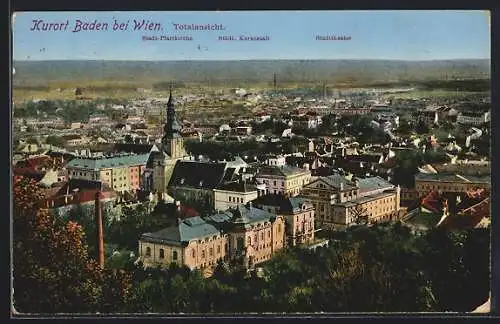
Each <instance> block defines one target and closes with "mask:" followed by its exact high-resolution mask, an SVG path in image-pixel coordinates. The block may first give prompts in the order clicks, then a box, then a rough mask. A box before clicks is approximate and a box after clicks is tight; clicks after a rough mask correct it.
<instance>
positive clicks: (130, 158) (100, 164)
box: [67, 153, 149, 170]
mask: <svg viewBox="0 0 500 324" xmlns="http://www.w3.org/2000/svg"><path fill="white" fill-rule="evenodd" d="M148 158H149V153H147V154H130V155H121V156H113V157H97V158H75V159H73V160H71V161H69V163H68V164H67V167H68V168H84V169H89V170H102V169H110V168H116V167H125V166H134V165H146V162H147V161H148Z"/></svg>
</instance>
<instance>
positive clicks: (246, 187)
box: [217, 181, 257, 192]
mask: <svg viewBox="0 0 500 324" xmlns="http://www.w3.org/2000/svg"><path fill="white" fill-rule="evenodd" d="M217 189H219V190H227V191H235V192H253V191H257V187H256V186H255V185H254V184H252V183H246V182H243V181H238V182H236V181H235V182H229V183H225V184H222V185H220V186H218V187H217Z"/></svg>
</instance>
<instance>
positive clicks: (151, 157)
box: [146, 150, 170, 168]
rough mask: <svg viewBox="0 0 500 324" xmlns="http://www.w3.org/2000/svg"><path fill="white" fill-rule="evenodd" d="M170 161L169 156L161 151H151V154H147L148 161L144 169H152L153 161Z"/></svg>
mask: <svg viewBox="0 0 500 324" xmlns="http://www.w3.org/2000/svg"><path fill="white" fill-rule="evenodd" d="M158 158H160V159H167V160H168V159H170V156H169V155H168V154H167V153H165V151H163V150H161V151H152V152H151V153H149V159H148V161H147V163H146V167H148V168H153V167H154V165H153V162H154V161H155V159H158Z"/></svg>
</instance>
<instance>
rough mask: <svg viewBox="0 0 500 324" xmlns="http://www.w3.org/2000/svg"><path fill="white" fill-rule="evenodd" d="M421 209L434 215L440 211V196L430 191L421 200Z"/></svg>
mask: <svg viewBox="0 0 500 324" xmlns="http://www.w3.org/2000/svg"><path fill="white" fill-rule="evenodd" d="M422 207H424V208H425V209H428V210H430V211H432V212H434V213H440V212H441V211H442V207H443V206H442V202H441V195H440V194H439V193H438V192H436V191H431V192H429V193H428V194H427V196H425V197H424V198H423V199H422Z"/></svg>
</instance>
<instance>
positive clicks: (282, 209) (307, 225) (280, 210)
mask: <svg viewBox="0 0 500 324" xmlns="http://www.w3.org/2000/svg"><path fill="white" fill-rule="evenodd" d="M252 205H254V206H255V207H257V208H261V209H264V210H267V211H269V212H271V213H276V214H277V215H280V216H283V217H284V219H285V227H286V243H287V245H288V246H296V245H301V244H307V245H310V244H312V243H313V242H314V240H315V238H314V232H315V227H314V213H315V211H314V206H313V205H312V204H311V203H309V202H307V201H305V200H304V199H302V198H299V197H284V196H282V195H265V196H260V197H259V198H257V199H255V200H254V201H252Z"/></svg>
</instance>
